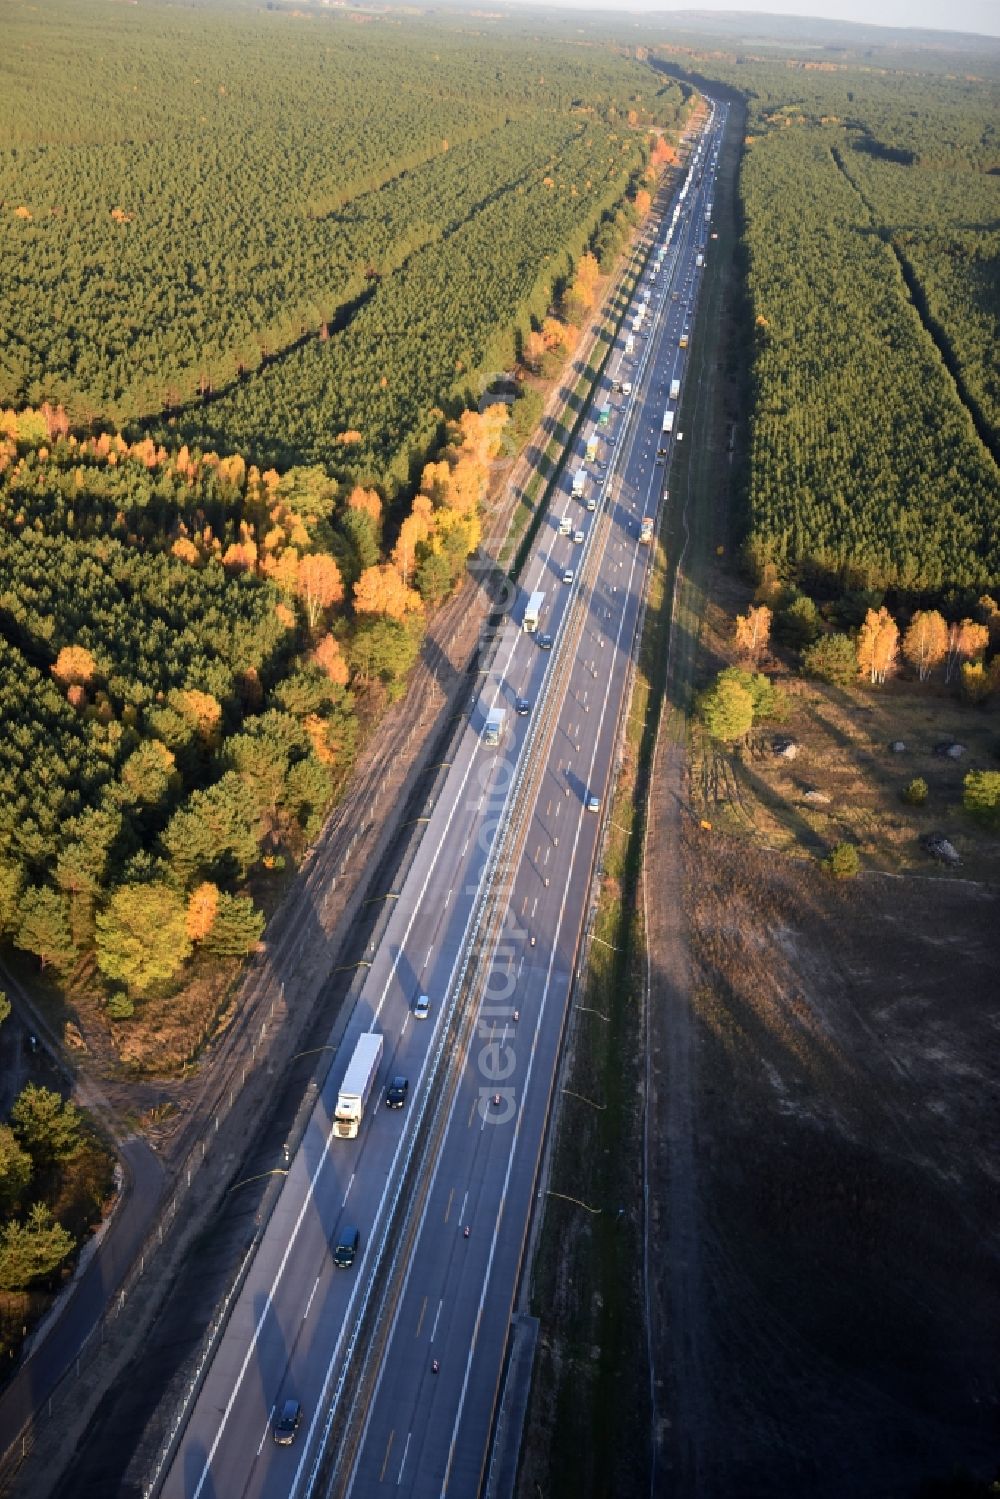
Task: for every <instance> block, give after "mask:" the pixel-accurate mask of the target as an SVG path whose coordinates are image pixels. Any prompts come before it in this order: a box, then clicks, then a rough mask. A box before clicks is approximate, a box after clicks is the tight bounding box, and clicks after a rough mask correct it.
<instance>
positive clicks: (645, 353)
mask: <svg viewBox="0 0 1000 1499" xmlns="http://www.w3.org/2000/svg"><path fill="white" fill-rule="evenodd" d="M652 343H654V340H649V343H648V345H646V348H645V351H643V357H642V372H645V366H646V363H648V360H649V355H651V351H652ZM631 405H633V402H631V400H630V402H628V408H630V409H631ZM628 448H630V454H631V453H633V451H634V436H633V442H630V444H628ZM627 462H628V460H627ZM550 550H552V547H550V549H549V555H550ZM633 567H634V559H633ZM622 625H624V618H621V619H619V639H621V630H622ZM513 649H514V646H511V652H510V655H513ZM510 655H508V664H510ZM612 675H613V673H609V681H607V691H610V684H612ZM496 696H499V688H498V693H496ZM496 696H495V699H493V702H496ZM606 700H607V694H606ZM603 718H604V715H601V727H603ZM598 736H600V729H598ZM594 754H597V739H595V745H594ZM472 761H474V757H469V766H468V769H466V772H465V776H463V779H462V787H459V794H460V791H462V788H463V787H465V782H466V779H468V776H469V773H471V767H472ZM456 806H457V797H456V799H454V802H453V806H451V814H450V817H448V823H447V824H445V835H447V830H448V827H450V823H451V815H453V814H454V809H456ZM580 826H582V814H580V818H579V820H577V841H579V833H580ZM442 842H444V835H442ZM439 848H441V844H439ZM439 848H438V851H439ZM438 851H436V853H435V862H436V856H438ZM574 851H576V842H574ZM432 868H433V865H432ZM424 889H426V886H424ZM567 893H568V892H567ZM421 895H423V890H421ZM537 904H538V898H537V896H535V907H537ZM564 904H565V893H564ZM532 914H534V910H532ZM412 919H415V913H414V917H412ZM412 919H411V925H412ZM561 919H562V917H561ZM561 919H559V920H561ZM466 931H468V926H466ZM408 934H409V926H408V929H406V935H408ZM400 956H402V949H400ZM553 959H555V947H553V953H552V958H550V964H549V973H550V971H552V961H553ZM547 982H549V979H547V980H546V985H547ZM387 988H388V985H387ZM379 1009H381V1004H379ZM532 1060H534V1049H532ZM519 1129H520V1118H519V1123H517V1130H519ZM435 1175H436V1168H435ZM432 1189H433V1181H432ZM379 1214H381V1205H379ZM424 1216H426V1208H424ZM424 1216H421V1231H423V1217H424ZM406 1279H409V1274H408V1276H406ZM403 1294H405V1288H403ZM393 1322H396V1318H394V1319H393ZM477 1325H478V1319H477ZM390 1336H391V1334H390ZM342 1337H343V1334H340V1339H339V1340H337V1351H339V1346H340V1342H342ZM337 1351H334V1357H333V1358H331V1361H330V1366H328V1372H327V1382H328V1378H330V1370H331V1369H333V1364H334V1361H336V1357H337ZM466 1381H468V1372H466ZM379 1384H381V1375H379ZM324 1394H325V1384H324ZM463 1399H465V1396H463ZM367 1426H369V1423H367V1421H366V1423H364V1433H367ZM313 1427H315V1420H313V1424H312V1426H310V1432H309V1439H310V1441H312V1435H313ZM363 1441H364V1435H363ZM453 1445H454V1444H453ZM304 1462H306V1454H304V1453H303V1459H301V1462H300V1465H298V1469H297V1472H295V1478H294V1489H295V1487H297V1484H298V1478H300V1477H301V1469H303V1465H304ZM355 1471H357V1466H355V1469H354V1472H355ZM354 1472H352V1474H351V1480H349V1481H351V1484H352V1481H354ZM294 1489H292V1492H294Z"/></svg>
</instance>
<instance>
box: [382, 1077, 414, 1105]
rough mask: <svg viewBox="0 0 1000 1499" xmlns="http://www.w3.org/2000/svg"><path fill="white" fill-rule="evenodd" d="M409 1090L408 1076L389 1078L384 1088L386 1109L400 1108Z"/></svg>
mask: <svg viewBox="0 0 1000 1499" xmlns="http://www.w3.org/2000/svg"><path fill="white" fill-rule="evenodd" d="M409 1091H410V1080H409V1078H408V1077H403V1076H399V1077H394V1078H390V1080H389V1086H388V1087H387V1088H386V1090H385V1106H386V1108H387V1109H401V1108H402V1107H403V1105H404V1103H405V1102H406V1095H407V1094H408V1093H409Z"/></svg>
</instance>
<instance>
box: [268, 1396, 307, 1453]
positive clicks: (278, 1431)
mask: <svg viewBox="0 0 1000 1499" xmlns="http://www.w3.org/2000/svg"><path fill="white" fill-rule="evenodd" d="M301 1420H302V1407H301V1405H300V1404H299V1402H298V1401H297V1400H286V1401H285V1403H284V1405H283V1406H282V1407H281V1410H280V1411H279V1412H278V1413H277V1415H276V1416H275V1418H274V1440H275V1441H276V1442H277V1444H278V1446H279V1447H290V1446H291V1445H292V1443H293V1442H294V1441H295V1433H296V1432H297V1431H298V1429H299V1422H300V1421H301Z"/></svg>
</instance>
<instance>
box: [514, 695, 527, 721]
mask: <svg viewBox="0 0 1000 1499" xmlns="http://www.w3.org/2000/svg"><path fill="white" fill-rule="evenodd" d="M514 711H515V713H516V714H517V715H518V717H519V718H526V717H527V716H528V714H529V713H530V712H531V704H530V703H529V702H528V699H527V698H525V697H519V698H518V699H517V701H516V702H515V704H514Z"/></svg>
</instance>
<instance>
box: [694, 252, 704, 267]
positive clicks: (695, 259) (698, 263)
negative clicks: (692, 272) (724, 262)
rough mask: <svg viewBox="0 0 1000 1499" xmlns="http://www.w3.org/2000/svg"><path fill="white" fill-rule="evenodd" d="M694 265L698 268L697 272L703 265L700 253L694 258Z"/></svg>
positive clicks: (702, 257) (702, 256)
mask: <svg viewBox="0 0 1000 1499" xmlns="http://www.w3.org/2000/svg"><path fill="white" fill-rule="evenodd" d="M694 263H695V265H696V266H697V267H698V269H699V271H700V270H701V268H702V266H703V265H704V264H705V257H704V255H702V253H701V251H699V252H698V254H697V255H696V256H695V257H694Z"/></svg>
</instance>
